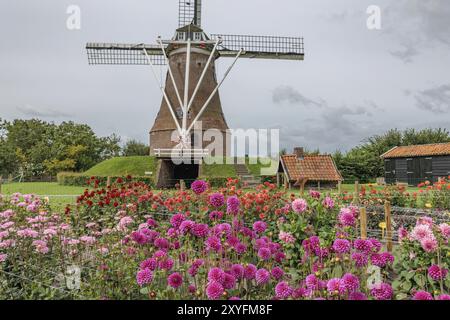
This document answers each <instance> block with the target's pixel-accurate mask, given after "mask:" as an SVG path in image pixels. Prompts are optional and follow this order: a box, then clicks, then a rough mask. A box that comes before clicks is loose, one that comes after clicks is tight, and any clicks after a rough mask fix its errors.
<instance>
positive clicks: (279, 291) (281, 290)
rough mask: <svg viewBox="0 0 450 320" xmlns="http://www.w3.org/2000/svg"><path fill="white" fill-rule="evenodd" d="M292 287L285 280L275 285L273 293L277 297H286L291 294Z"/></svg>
mask: <svg viewBox="0 0 450 320" xmlns="http://www.w3.org/2000/svg"><path fill="white" fill-rule="evenodd" d="M292 292H293V289H292V288H291V287H290V286H289V284H288V283H287V282H285V281H283V282H280V283H278V284H277V285H276V286H275V295H276V297H277V298H279V299H287V298H289V297H290V296H291V295H292Z"/></svg>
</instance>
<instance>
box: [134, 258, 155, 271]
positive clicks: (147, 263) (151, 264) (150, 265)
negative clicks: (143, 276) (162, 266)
mask: <svg viewBox="0 0 450 320" xmlns="http://www.w3.org/2000/svg"><path fill="white" fill-rule="evenodd" d="M139 267H140V269H141V270H144V269H149V270H150V271H155V270H156V268H157V267H158V262H157V261H156V259H155V258H149V259H146V260H144V261H142V262H141V264H140V265H139Z"/></svg>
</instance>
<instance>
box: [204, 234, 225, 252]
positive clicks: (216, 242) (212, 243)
mask: <svg viewBox="0 0 450 320" xmlns="http://www.w3.org/2000/svg"><path fill="white" fill-rule="evenodd" d="M205 246H206V250H208V251H216V252H219V251H220V249H221V248H222V243H221V241H220V239H219V238H218V237H216V236H211V237H209V238H208V239H206V241H205Z"/></svg>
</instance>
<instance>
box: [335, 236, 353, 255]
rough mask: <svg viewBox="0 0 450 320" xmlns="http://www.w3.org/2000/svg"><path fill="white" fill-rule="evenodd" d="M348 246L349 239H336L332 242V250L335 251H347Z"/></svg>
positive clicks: (348, 249)
mask: <svg viewBox="0 0 450 320" xmlns="http://www.w3.org/2000/svg"><path fill="white" fill-rule="evenodd" d="M350 246H351V245H350V241H348V240H346V239H336V240H334V242H333V250H334V251H335V252H337V253H348V252H349V251H350Z"/></svg>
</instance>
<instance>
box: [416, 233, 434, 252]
mask: <svg viewBox="0 0 450 320" xmlns="http://www.w3.org/2000/svg"><path fill="white" fill-rule="evenodd" d="M420 245H421V246H422V249H423V250H425V251H426V252H428V253H430V252H435V251H436V250H437V248H438V242H437V240H436V238H435V237H434V236H433V235H431V236H430V237H425V238H423V239H422V240H421V241H420Z"/></svg>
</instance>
